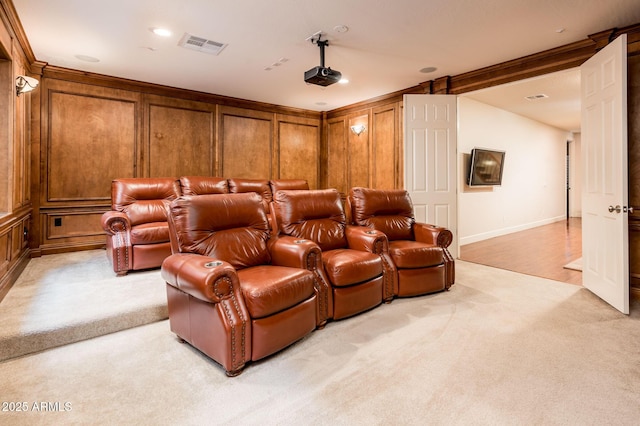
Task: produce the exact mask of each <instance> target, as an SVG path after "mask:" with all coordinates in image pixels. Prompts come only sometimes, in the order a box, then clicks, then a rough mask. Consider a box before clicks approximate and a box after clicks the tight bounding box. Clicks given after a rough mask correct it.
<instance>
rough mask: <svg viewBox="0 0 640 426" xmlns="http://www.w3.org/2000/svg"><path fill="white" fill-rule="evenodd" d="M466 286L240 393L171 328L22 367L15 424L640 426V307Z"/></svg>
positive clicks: (346, 325) (276, 364) (490, 275)
mask: <svg viewBox="0 0 640 426" xmlns="http://www.w3.org/2000/svg"><path fill="white" fill-rule="evenodd" d="M456 278H457V280H456V284H455V285H454V286H453V287H452V289H451V291H449V292H444V293H439V294H436V295H431V296H422V297H417V298H411V299H398V300H395V301H393V303H391V304H389V305H382V306H380V307H378V308H376V309H374V310H372V311H369V312H367V313H364V314H362V315H359V316H357V317H354V318H350V319H346V320H343V321H337V322H333V323H330V324H328V325H327V327H326V328H325V329H323V330H318V331H315V332H313V333H312V334H311V335H309V336H308V337H307V338H305V339H303V340H302V341H300V342H298V343H296V344H295V345H293V346H292V347H290V348H288V349H286V350H284V351H282V352H279V353H278V354H276V355H274V356H272V357H270V358H268V359H265V360H263V361H261V362H257V363H254V364H251V365H249V366H248V367H247V368H246V369H245V371H244V372H243V373H242V374H241V375H240V376H238V377H235V378H228V377H226V376H225V374H224V371H223V370H222V368H220V367H219V366H218V365H217V364H216V363H214V362H212V361H210V360H209V359H208V358H206V357H204V356H202V355H201V354H200V353H199V352H197V351H195V350H194V349H193V348H191V347H190V346H188V345H186V344H180V343H178V341H177V339H176V337H175V336H174V335H172V333H171V332H170V331H169V325H168V322H167V321H161V322H156V323H153V324H149V325H145V326H141V327H136V328H133V329H129V330H126V331H121V332H118V333H113V334H109V335H106V336H103V337H99V338H95V339H92V340H87V341H83V342H78V343H75V344H71V345H67V346H64V347H60V348H55V349H51V350H48V351H45V352H41V353H38V354H35V355H31V356H26V357H22V358H17V359H12V360H8V361H5V362H2V363H0V377H2V380H1V381H0V395H2V400H3V401H25V402H26V403H27V407H28V412H26V413H15V412H1V411H0V424H11V425H22V424H24V425H27V424H28V425H33V424H118V425H123V424H131V425H134V424H135V425H139V424H144V425H146V424H149V425H202V424H224V425H387V424H394V425H425V424H428V425H603V424H611V425H614V424H615V425H637V424H638V419H640V403H639V401H640V315H639V314H640V309H639V308H640V306H638V303H637V301H634V302H633V305H632V315H631V316H625V315H622V314H620V313H618V312H617V311H616V310H614V309H613V308H610V307H609V306H608V305H606V304H605V303H604V302H602V301H601V300H600V299H598V298H597V297H596V296H594V295H593V294H591V293H590V292H589V291H588V290H586V289H584V288H582V287H579V286H575V285H570V284H564V283H559V282H555V281H550V280H546V279H542V278H537V277H532V276H528V275H521V274H517V273H514V272H509V271H503V270H498V269H493V268H490V267H486V266H482V265H476V264H472V263H466V262H462V261H458V262H457V264H456ZM41 402H50V403H54V404H55V403H58V406H59V407H61V409H64V408H65V407H67V408H69V409H70V410H69V411H62V412H59V411H56V412H36V411H33V404H34V403H41ZM65 403H68V405H67V406H65V405H64V404H65ZM53 407H55V405H53Z"/></svg>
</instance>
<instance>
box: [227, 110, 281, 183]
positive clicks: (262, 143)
mask: <svg viewBox="0 0 640 426" xmlns="http://www.w3.org/2000/svg"><path fill="white" fill-rule="evenodd" d="M220 121H221V123H222V124H221V125H220V133H221V136H220V140H221V144H222V167H221V171H220V174H221V176H224V177H228V178H231V177H236V178H247V179H270V178H271V177H272V176H273V172H272V171H273V169H274V168H273V154H274V152H273V132H274V126H273V114H268V113H259V112H254V111H249V110H241V109H238V108H227V109H224V110H223V111H222V112H221V117H220Z"/></svg>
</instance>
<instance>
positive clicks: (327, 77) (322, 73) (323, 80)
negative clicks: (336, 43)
mask: <svg viewBox="0 0 640 426" xmlns="http://www.w3.org/2000/svg"><path fill="white" fill-rule="evenodd" d="M320 37H322V34H319V35H318V39H317V40H314V39H311V43H315V44H317V45H318V47H319V48H320V66H317V67H313V68H311V69H310V70H309V71H306V72H305V73H304V81H305V82H306V83H308V84H317V85H318V86H329V85H331V84H333V83H337V82H339V81H340V79H341V78H342V74H341V73H340V71H336V70H332V69H331V68H326V67H325V66H324V48H325V47H326V46H328V45H329V42H328V41H326V40H324V41H321V40H320Z"/></svg>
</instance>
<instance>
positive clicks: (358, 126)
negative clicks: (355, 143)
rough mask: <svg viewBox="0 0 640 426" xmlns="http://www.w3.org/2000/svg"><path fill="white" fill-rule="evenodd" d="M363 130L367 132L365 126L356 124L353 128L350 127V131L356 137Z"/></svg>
mask: <svg viewBox="0 0 640 426" xmlns="http://www.w3.org/2000/svg"><path fill="white" fill-rule="evenodd" d="M365 130H367V126H365V125H364V124H356V125H354V126H351V131H352V132H353V133H355V134H356V135H358V136H360V133H362V132H364V131H365Z"/></svg>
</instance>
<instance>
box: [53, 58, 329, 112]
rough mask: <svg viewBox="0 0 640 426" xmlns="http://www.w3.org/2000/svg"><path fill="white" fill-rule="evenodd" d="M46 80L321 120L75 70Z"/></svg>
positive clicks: (266, 105)
mask: <svg viewBox="0 0 640 426" xmlns="http://www.w3.org/2000/svg"><path fill="white" fill-rule="evenodd" d="M43 76H44V77H45V78H49V79H52V80H63V81H72V82H76V83H85V84H90V85H93V86H105V87H110V88H117V89H122V90H127V91H131V92H143V93H144V94H146V95H159V96H166V97H172V98H178V99H185V100H189V101H198V102H206V103H210V104H220V105H224V106H228V107H236V108H244V109H251V110H256V111H265V112H270V113H281V114H287V115H296V116H300V117H308V118H316V119H319V118H320V117H321V113H320V112H317V111H311V110H305V109H300V108H293V107H286V106H282V105H276V104H269V103H265V102H256V101H249V100H245V99H239V98H233V97H229V96H222V95H215V94H210V93H204V92H197V91H193V90H186V89H178V88H175V87H169V86H161V85H158V84H153V83H146V82H142V81H136V80H129V79H125V78H119V77H111V76H107V75H102V74H95V73H88V72H84V71H78V70H72V69H69V68H62V67H57V66H52V65H48V64H47V65H45V66H44V67H43Z"/></svg>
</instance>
